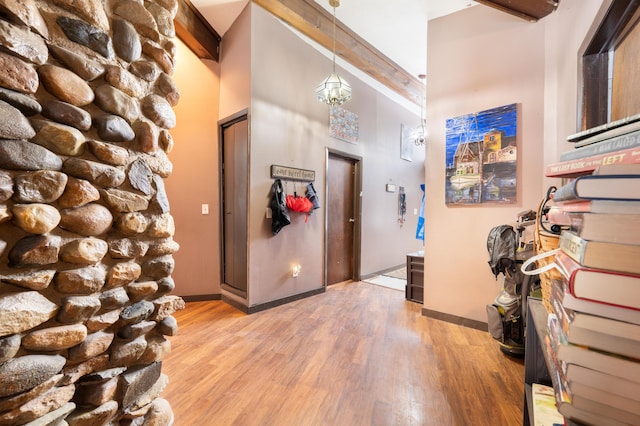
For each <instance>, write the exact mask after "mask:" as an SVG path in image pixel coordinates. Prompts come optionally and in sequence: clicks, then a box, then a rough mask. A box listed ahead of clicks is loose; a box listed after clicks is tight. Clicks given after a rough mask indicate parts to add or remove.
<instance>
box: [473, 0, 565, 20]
mask: <svg viewBox="0 0 640 426" xmlns="http://www.w3.org/2000/svg"><path fill="white" fill-rule="evenodd" d="M476 2H477V3H480V4H483V5H485V6H489V7H492V8H494V9H497V10H499V11H501V12H505V13H508V14H510V15H513V16H517V17H518V18H521V19H524V20H525V21H529V22H537V21H538V20H539V19H542V18H544V17H545V16H547V15H548V14H550V13H551V12H553V11H554V10H556V8H557V7H558V3H559V2H560V0H476Z"/></svg>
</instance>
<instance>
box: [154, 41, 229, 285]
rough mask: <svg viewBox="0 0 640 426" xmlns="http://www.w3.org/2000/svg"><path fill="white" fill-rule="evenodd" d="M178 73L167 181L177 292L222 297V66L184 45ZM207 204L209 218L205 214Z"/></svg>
mask: <svg viewBox="0 0 640 426" xmlns="http://www.w3.org/2000/svg"><path fill="white" fill-rule="evenodd" d="M177 44H178V53H177V61H176V63H177V66H176V70H175V73H174V79H175V81H176V84H177V85H178V87H179V88H180V101H179V103H178V105H177V106H176V107H175V113H176V118H177V120H176V121H177V125H176V127H175V128H174V129H173V131H172V135H173V139H174V148H173V150H172V151H171V153H170V155H169V156H170V158H171V161H172V162H173V174H172V175H171V176H170V177H169V178H168V179H167V180H166V187H167V192H168V194H169V198H170V200H171V212H172V214H173V217H174V221H175V227H176V234H175V240H176V241H177V242H178V243H179V244H180V250H179V251H178V252H177V253H176V254H175V255H174V257H175V260H176V266H175V271H174V275H173V277H174V281H175V284H176V288H175V292H176V293H177V294H179V295H180V296H206V295H213V294H220V225H219V223H220V216H219V189H218V188H219V178H218V167H217V165H218V133H217V131H218V130H217V120H218V101H219V85H220V83H219V80H220V77H219V76H220V66H219V64H217V63H216V62H213V61H209V60H201V59H199V58H198V57H197V56H196V55H195V54H194V53H193V52H192V51H191V50H189V48H187V47H186V45H184V44H183V43H182V42H178V43H177ZM203 204H207V205H208V207H209V214H208V215H203V214H202V205H203Z"/></svg>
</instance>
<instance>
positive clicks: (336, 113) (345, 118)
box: [329, 106, 358, 143]
mask: <svg viewBox="0 0 640 426" xmlns="http://www.w3.org/2000/svg"><path fill="white" fill-rule="evenodd" d="M329 136H331V137H332V138H336V139H340V140H343V141H345V142H351V143H356V142H358V114H356V113H353V112H351V111H348V110H346V109H344V108H341V107H339V106H332V107H330V108H329Z"/></svg>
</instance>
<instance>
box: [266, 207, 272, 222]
mask: <svg viewBox="0 0 640 426" xmlns="http://www.w3.org/2000/svg"><path fill="white" fill-rule="evenodd" d="M266 217H267V219H271V209H270V208H269V207H267V212H266Z"/></svg>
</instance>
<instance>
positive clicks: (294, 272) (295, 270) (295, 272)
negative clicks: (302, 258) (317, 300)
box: [291, 265, 302, 278]
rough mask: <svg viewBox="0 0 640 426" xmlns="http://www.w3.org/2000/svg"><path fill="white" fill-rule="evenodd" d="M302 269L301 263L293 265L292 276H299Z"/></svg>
mask: <svg viewBox="0 0 640 426" xmlns="http://www.w3.org/2000/svg"><path fill="white" fill-rule="evenodd" d="M301 270H302V266H301V265H293V267H292V268H291V276H293V278H298V275H300V271H301Z"/></svg>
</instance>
